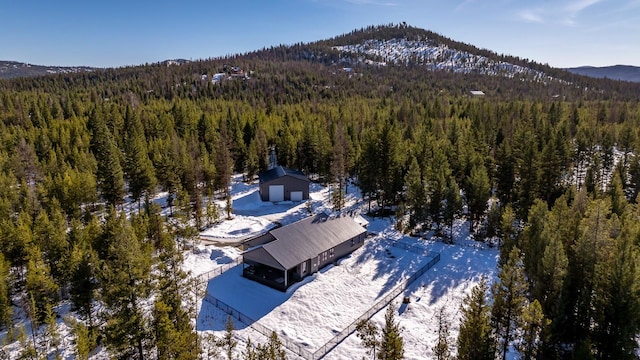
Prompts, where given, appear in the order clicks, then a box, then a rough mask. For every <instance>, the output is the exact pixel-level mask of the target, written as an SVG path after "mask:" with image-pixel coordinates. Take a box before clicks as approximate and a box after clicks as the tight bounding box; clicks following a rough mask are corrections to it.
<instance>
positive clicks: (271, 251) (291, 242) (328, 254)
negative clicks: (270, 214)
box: [242, 213, 367, 291]
mask: <svg viewBox="0 0 640 360" xmlns="http://www.w3.org/2000/svg"><path fill="white" fill-rule="evenodd" d="M366 233H367V231H366V229H365V228H364V227H363V226H362V225H360V224H359V223H358V221H357V220H356V219H354V218H352V217H350V216H347V215H343V216H340V215H338V216H330V215H327V214H324V213H321V214H317V215H314V216H310V217H308V218H306V219H303V220H300V221H297V222H295V223H293V224H290V225H286V226H283V227H281V228H277V229H273V230H271V231H269V232H268V233H267V234H264V235H260V236H259V237H257V238H256V239H255V240H256V241H254V243H253V244H254V245H255V244H257V246H254V247H252V248H251V249H249V250H247V251H245V252H244V253H243V254H242V257H243V261H244V264H243V270H242V275H243V276H244V277H246V278H248V279H252V280H255V281H257V282H259V283H262V284H265V285H267V286H270V287H272V288H275V289H277V290H280V291H285V290H287V288H289V286H291V285H292V284H294V283H296V282H298V281H300V280H302V279H303V278H304V277H305V276H307V275H310V274H313V273H315V272H317V271H318V270H319V269H321V268H322V267H324V266H326V265H328V264H330V263H335V262H336V261H337V260H338V259H340V258H341V257H343V256H345V255H348V254H350V253H352V252H353V251H354V250H356V249H358V248H360V247H361V246H362V245H363V244H364V240H365V237H366Z"/></svg>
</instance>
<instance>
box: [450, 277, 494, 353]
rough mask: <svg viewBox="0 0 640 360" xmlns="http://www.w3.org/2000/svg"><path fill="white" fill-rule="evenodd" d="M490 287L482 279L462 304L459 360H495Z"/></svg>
mask: <svg viewBox="0 0 640 360" xmlns="http://www.w3.org/2000/svg"><path fill="white" fill-rule="evenodd" d="M488 289H489V288H488V286H487V283H486V280H485V279H484V278H482V279H481V280H480V282H479V283H478V284H477V285H476V286H474V287H473V289H472V290H471V294H468V295H467V296H466V297H465V298H464V301H463V303H462V306H461V308H460V311H461V312H462V318H461V320H460V321H461V322H460V330H459V332H458V360H494V359H495V350H496V349H495V340H494V338H493V334H492V331H491V324H490V307H489V304H488V303H487V291H488Z"/></svg>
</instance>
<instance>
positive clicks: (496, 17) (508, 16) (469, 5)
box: [0, 0, 640, 67]
mask: <svg viewBox="0 0 640 360" xmlns="http://www.w3.org/2000/svg"><path fill="white" fill-rule="evenodd" d="M403 21H404V22H406V23H407V24H408V25H411V26H415V27H419V28H423V29H427V30H431V31H434V32H437V33H439V34H441V35H444V36H446V37H449V38H451V39H453V40H456V41H461V42H465V43H468V44H472V45H474V46H477V47H479V48H485V49H489V50H492V51H495V52H497V53H498V54H505V55H513V56H518V57H521V58H526V59H530V60H534V61H536V62H539V63H543V64H549V65H551V66H554V67H574V66H583V65H592V66H608V65H616V64H624V65H635V66H640V0H233V1H231V0H227V1H215V0H191V1H165V0H155V1H150V0H128V1H124V0H110V1H104V0H84V1H79V0H56V1H51V0H0V60H13V61H20V62H26V63H30V64H39V65H59V66H77V65H85V66H96V67H118V66H127V65H138V64H144V63H153V62H158V61H162V60H167V59H177V58H183V59H190V60H197V59H207V58H213V57H218V56H224V55H230V54H238V53H244V52H249V51H253V50H259V49H262V48H264V47H270V46H277V45H280V44H294V43H299V42H312V41H316V40H323V39H327V38H331V37H334V36H338V35H341V34H344V33H347V32H349V31H352V30H354V29H359V28H362V27H366V26H369V25H382V24H389V23H396V24H397V23H400V22H403Z"/></svg>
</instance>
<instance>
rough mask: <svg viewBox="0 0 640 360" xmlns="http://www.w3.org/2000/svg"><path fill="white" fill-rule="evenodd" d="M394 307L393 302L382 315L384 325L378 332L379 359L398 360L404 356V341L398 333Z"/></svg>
mask: <svg viewBox="0 0 640 360" xmlns="http://www.w3.org/2000/svg"><path fill="white" fill-rule="evenodd" d="M395 313H396V308H395V306H394V305H393V303H391V304H389V306H388V307H387V312H386V313H385V315H384V327H383V328H382V330H381V332H380V351H379V352H378V359H380V360H400V359H403V358H404V342H403V340H402V336H401V335H400V333H401V331H402V330H401V329H400V324H398V322H397V321H396V317H395Z"/></svg>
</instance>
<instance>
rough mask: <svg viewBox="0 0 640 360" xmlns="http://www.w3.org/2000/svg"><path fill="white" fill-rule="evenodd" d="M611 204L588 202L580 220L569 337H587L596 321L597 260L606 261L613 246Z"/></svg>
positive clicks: (573, 255)
mask: <svg viewBox="0 0 640 360" xmlns="http://www.w3.org/2000/svg"><path fill="white" fill-rule="evenodd" d="M608 214H610V207H609V204H608V203H607V202H606V201H604V200H595V201H592V202H591V203H589V204H588V206H587V209H586V213H585V216H584V217H583V219H582V221H581V222H580V225H579V229H578V232H579V233H578V238H577V240H576V242H575V244H573V246H572V247H571V252H570V254H571V257H570V262H569V267H568V273H567V281H570V284H571V285H572V286H571V288H569V289H568V290H570V291H569V293H568V294H567V301H568V304H569V305H568V306H570V308H573V309H574V310H573V311H572V312H571V313H570V314H569V315H570V316H571V318H572V319H570V320H573V324H572V325H571V326H570V328H569V329H568V335H569V338H570V339H572V340H575V339H585V338H586V337H587V336H588V335H589V332H590V329H591V326H592V323H593V315H594V314H593V310H594V307H593V291H594V287H595V280H596V264H598V263H599V262H600V261H602V258H603V255H604V253H605V252H606V251H608V249H607V248H610V246H611V245H610V244H611V240H610V239H609V237H610V235H611V222H610V220H609V219H607V215H608Z"/></svg>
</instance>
